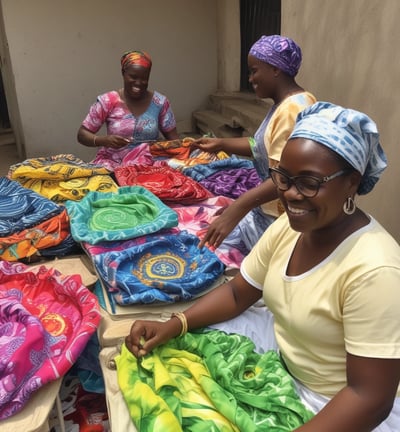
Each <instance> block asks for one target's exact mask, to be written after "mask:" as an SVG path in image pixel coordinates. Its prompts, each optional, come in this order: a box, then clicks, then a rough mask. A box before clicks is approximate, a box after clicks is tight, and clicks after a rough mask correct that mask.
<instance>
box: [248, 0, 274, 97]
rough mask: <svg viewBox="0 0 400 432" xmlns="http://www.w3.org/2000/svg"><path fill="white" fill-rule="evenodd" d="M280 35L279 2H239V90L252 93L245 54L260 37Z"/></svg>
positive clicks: (267, 0) (271, 0) (258, 0)
mask: <svg viewBox="0 0 400 432" xmlns="http://www.w3.org/2000/svg"><path fill="white" fill-rule="evenodd" d="M280 33H281V0H240V45H241V46H240V50H241V57H240V89H241V90H242V91H252V87H251V85H250V83H249V80H248V75H249V74H248V68H247V54H248V52H249V50H250V48H251V46H252V45H253V43H254V42H255V41H256V40H257V39H259V38H260V37H261V36H262V35H267V36H268V35H273V34H280Z"/></svg>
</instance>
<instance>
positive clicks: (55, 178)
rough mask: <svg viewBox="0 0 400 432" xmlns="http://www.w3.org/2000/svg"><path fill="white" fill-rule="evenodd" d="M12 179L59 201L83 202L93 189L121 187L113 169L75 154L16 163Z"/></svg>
mask: <svg viewBox="0 0 400 432" xmlns="http://www.w3.org/2000/svg"><path fill="white" fill-rule="evenodd" d="M8 178H10V179H12V180H15V181H18V182H19V183H20V184H21V185H22V186H24V187H25V188H28V189H31V190H33V191H35V192H37V193H39V194H40V195H42V196H44V197H46V198H49V199H50V200H52V201H54V202H58V203H63V202H64V201H67V200H72V201H80V200H81V199H82V198H83V197H84V196H86V195H87V193H88V192H91V191H99V192H115V191H116V190H117V189H118V185H117V184H116V183H115V182H114V180H113V179H112V178H111V176H110V171H109V170H107V169H106V168H104V167H102V166H99V165H94V164H90V163H86V162H84V161H82V160H81V159H79V158H77V157H76V156H74V155H72V154H59V155H55V156H50V157H40V158H32V159H27V160H25V161H24V162H21V163H18V164H15V165H12V166H11V167H10V169H9V172H8Z"/></svg>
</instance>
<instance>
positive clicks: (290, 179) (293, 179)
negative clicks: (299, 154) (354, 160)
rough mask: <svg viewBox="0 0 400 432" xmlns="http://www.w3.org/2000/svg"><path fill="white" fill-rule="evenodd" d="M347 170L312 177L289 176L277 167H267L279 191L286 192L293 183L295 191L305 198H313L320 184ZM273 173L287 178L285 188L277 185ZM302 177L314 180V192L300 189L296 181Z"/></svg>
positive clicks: (345, 172) (302, 177) (302, 176)
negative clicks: (310, 192)
mask: <svg viewBox="0 0 400 432" xmlns="http://www.w3.org/2000/svg"><path fill="white" fill-rule="evenodd" d="M348 172H349V170H348V169H342V170H340V171H336V172H335V173H333V174H331V175H329V176H325V177H322V178H319V177H314V176H311V175H298V176H292V177H291V176H288V175H287V174H286V173H284V172H283V171H281V170H280V169H278V168H269V175H270V177H271V179H272V181H273V182H274V184H275V186H276V187H277V188H278V189H279V190H280V191H282V192H286V191H288V190H289V189H290V188H291V187H292V185H295V187H296V189H297V191H298V192H299V193H300V194H301V195H303V196H305V197H306V198H313V197H315V195H317V193H318V192H319V188H320V187H321V185H322V184H324V183H327V182H329V181H331V180H333V179H335V178H336V177H340V176H342V175H343V174H347V173H348ZM274 173H276V174H279V175H281V176H283V177H285V178H286V179H287V182H288V184H287V187H285V188H282V187H279V185H278V184H277V182H276V180H275V179H274ZM302 179H312V180H313V181H315V182H316V189H315V192H313V193H312V194H309V193H304V191H302V190H301V186H300V187H299V185H298V184H297V181H298V180H302Z"/></svg>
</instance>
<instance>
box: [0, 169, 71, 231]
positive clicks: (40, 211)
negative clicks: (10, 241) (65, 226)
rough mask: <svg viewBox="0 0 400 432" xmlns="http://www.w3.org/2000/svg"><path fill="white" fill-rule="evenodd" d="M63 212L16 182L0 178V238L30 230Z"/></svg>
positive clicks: (55, 205) (59, 207) (54, 204)
mask: <svg viewBox="0 0 400 432" xmlns="http://www.w3.org/2000/svg"><path fill="white" fill-rule="evenodd" d="M63 210H64V208H63V207H61V206H59V205H58V204H56V203H54V202H52V201H50V200H49V199H48V198H45V197H43V196H41V195H39V194H38V193H36V192H34V191H32V190H30V189H26V188H24V187H22V186H21V185H20V184H19V183H18V182H16V181H13V180H10V179H8V178H7V177H0V237H7V236H9V235H11V234H14V233H17V232H20V231H23V230H25V229H28V228H31V227H33V226H35V225H38V224H40V223H41V222H43V221H45V220H47V219H50V218H51V217H53V216H56V215H58V214H59V213H61V212H62V211H63Z"/></svg>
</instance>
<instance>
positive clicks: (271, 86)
mask: <svg viewBox="0 0 400 432" xmlns="http://www.w3.org/2000/svg"><path fill="white" fill-rule="evenodd" d="M247 64H248V68H249V82H250V84H251V85H252V86H253V89H254V92H255V93H256V95H257V96H258V97H259V98H273V96H274V93H275V88H276V71H277V68H276V67H275V66H271V65H270V64H268V63H265V62H263V61H261V60H259V59H258V58H256V57H254V56H252V55H248V57H247Z"/></svg>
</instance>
